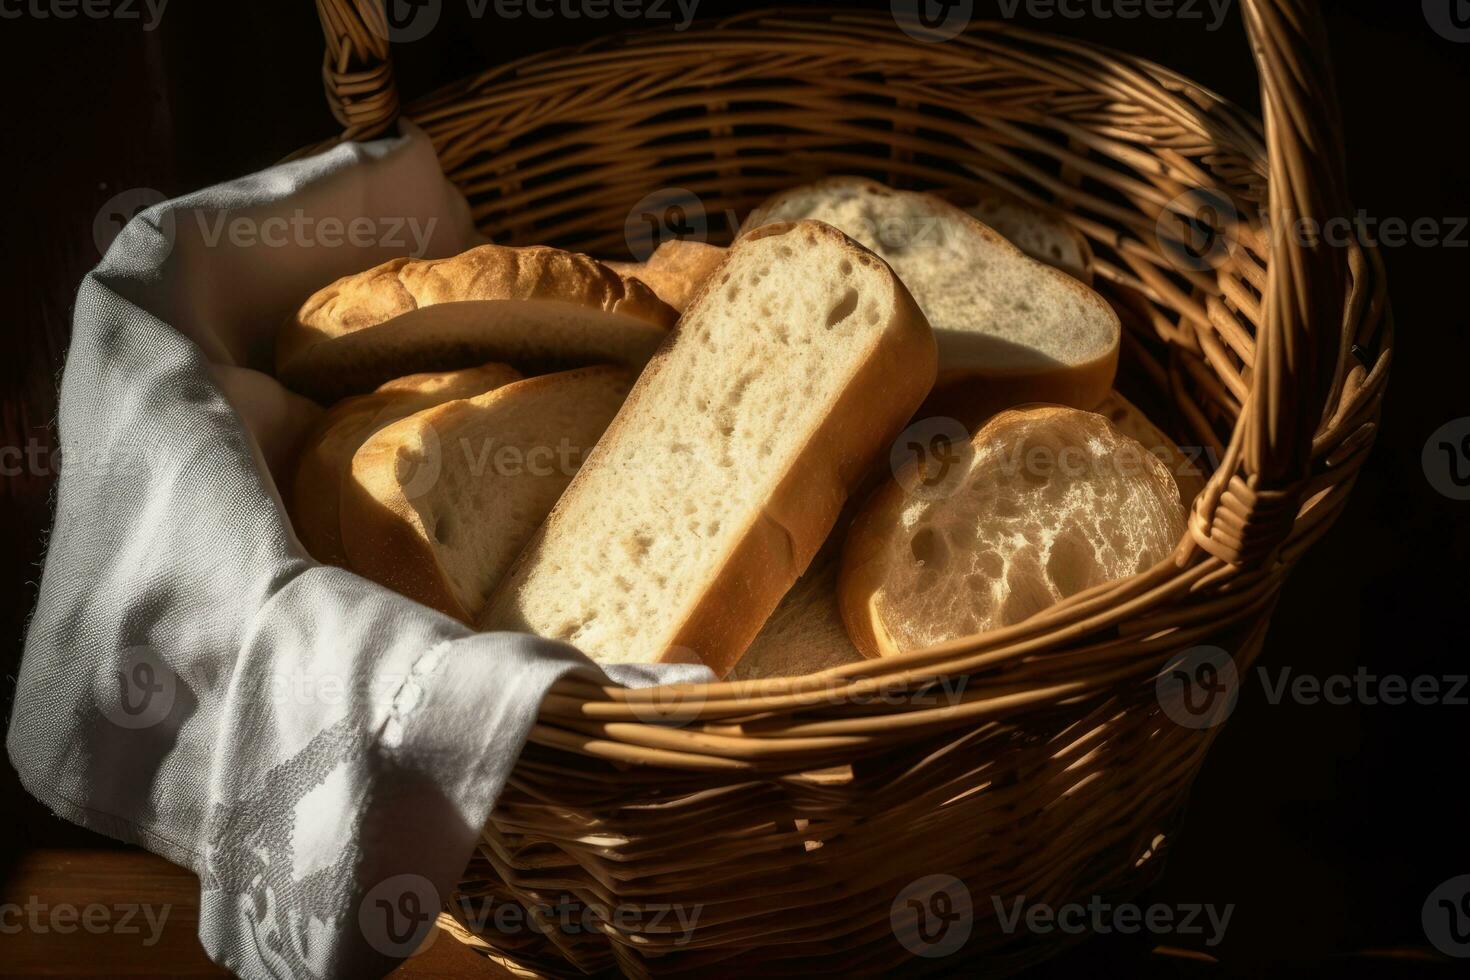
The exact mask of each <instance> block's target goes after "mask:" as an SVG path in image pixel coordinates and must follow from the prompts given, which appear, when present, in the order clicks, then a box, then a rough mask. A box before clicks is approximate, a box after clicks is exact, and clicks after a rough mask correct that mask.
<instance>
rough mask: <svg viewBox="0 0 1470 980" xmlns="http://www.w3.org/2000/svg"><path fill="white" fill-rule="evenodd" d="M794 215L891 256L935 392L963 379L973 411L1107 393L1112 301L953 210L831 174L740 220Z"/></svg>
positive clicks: (1112, 369)
mask: <svg viewBox="0 0 1470 980" xmlns="http://www.w3.org/2000/svg"><path fill="white" fill-rule="evenodd" d="M799 218H812V219H816V220H818V221H825V222H827V223H828V224H830V225H833V226H835V227H836V228H838V229H840V230H841V231H843V232H845V233H847V234H849V235H851V236H852V237H853V238H855V239H857V240H858V241H859V242H860V243H862V244H863V245H865V246H867V247H868V248H870V249H872V250H873V251H874V252H876V253H877V254H878V255H879V256H880V257H882V258H883V259H884V260H886V261H887V262H888V263H889V264H890V265H892V266H893V269H894V271H895V272H897V273H898V275H899V277H900V278H902V279H903V281H904V284H905V285H906V286H907V287H908V288H909V289H910V290H911V291H912V292H913V295H914V299H915V300H917V301H918V304H919V306H920V308H921V309H923V311H924V313H925V315H926V316H927V317H928V318H929V322H930V324H931V325H932V326H933V328H934V334H935V337H936V339H937V340H938V343H939V368H940V373H939V384H938V387H939V388H940V389H941V394H942V393H943V392H944V391H947V390H949V389H951V388H953V387H959V386H962V387H964V388H965V389H967V390H966V391H965V393H964V397H963V402H964V403H965V404H967V405H969V406H970V407H972V408H977V409H978V410H979V414H981V415H989V414H992V413H994V412H996V411H1000V410H1002V409H1005V408H1009V407H1012V406H1014V405H1019V404H1024V403H1027V402H1052V403H1056V404H1061V405H1071V406H1073V407H1076V408H1083V409H1091V408H1092V407H1093V406H1095V405H1097V404H1098V403H1099V402H1100V401H1102V399H1103V398H1105V397H1106V396H1107V393H1108V391H1109V389H1110V388H1111V387H1112V384H1113V375H1114V374H1115V373H1116V371H1117V366H1118V343H1119V339H1120V337H1121V327H1120V325H1119V322H1118V316H1117V314H1116V313H1114V312H1113V309H1112V307H1110V306H1109V305H1108V304H1107V303H1106V302H1105V301H1104V300H1103V299H1102V297H1100V296H1098V295H1097V294H1096V293H1094V292H1093V291H1092V290H1091V289H1089V288H1087V287H1086V286H1084V285H1083V284H1082V283H1080V282H1078V281H1077V280H1076V279H1073V278H1072V277H1071V276H1068V275H1066V274H1065V273H1062V272H1059V271H1058V270H1056V269H1054V268H1052V267H1051V266H1048V265H1044V264H1042V263H1040V262H1037V261H1035V260H1034V259H1031V258H1029V257H1028V256H1026V255H1025V254H1024V253H1022V252H1021V250H1020V249H1018V248H1017V247H1016V246H1015V245H1012V244H1011V243H1010V242H1008V241H1006V240H1005V239H1004V238H1003V237H1001V236H1000V235H999V234H998V233H996V232H995V231H994V230H993V229H991V228H989V227H987V226H986V225H984V224H981V223H980V222H979V221H977V220H975V218H974V217H972V216H971V215H969V214H966V213H965V212H964V211H961V210H960V209H959V208H957V207H955V206H953V205H951V204H948V203H946V202H944V201H942V200H940V199H939V198H937V197H934V196H932V195H930V194H920V193H914V192H911V191H897V190H893V189H891V188H888V187H885V186H883V185H882V184H878V183H875V182H873V181H871V180H864V179H862V178H858V177H832V178H828V179H826V180H822V181H818V182H817V183H814V184H809V185H806V186H804V187H798V188H794V189H792V190H788V191H785V192H783V193H780V194H777V195H776V196H774V197H772V198H770V199H769V200H767V201H766V202H765V203H764V204H762V205H761V206H760V207H758V208H756V209H755V211H753V212H752V213H751V214H750V216H749V217H748V218H747V219H746V221H745V223H744V225H742V229H746V230H748V229H751V228H758V227H760V226H761V225H764V224H767V223H769V222H772V221H791V220H796V219H799ZM982 402H983V404H981V403H982Z"/></svg>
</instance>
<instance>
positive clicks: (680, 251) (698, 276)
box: [603, 239, 725, 313]
mask: <svg viewBox="0 0 1470 980" xmlns="http://www.w3.org/2000/svg"><path fill="white" fill-rule="evenodd" d="M724 261H725V250H724V249H723V248H721V247H720V246H718V245H710V244H707V243H705V242H698V241H685V240H682V239H674V240H672V241H667V242H664V243H663V244H662V245H660V246H659V247H658V248H657V250H655V251H654V253H653V254H652V255H650V256H649V257H648V261H647V262H604V263H603V265H606V266H607V267H608V268H609V269H611V270H613V271H614V272H616V273H618V274H619V275H621V276H627V277H630V278H634V279H638V280H639V281H641V282H642V283H644V284H645V285H646V286H648V287H649V288H650V289H652V290H653V291H654V293H656V294H657V295H658V298H659V299H661V300H663V301H664V302H665V303H667V304H669V306H671V307H673V308H674V309H676V310H678V311H679V312H680V313H683V312H684V311H685V310H686V309H688V308H689V304H690V303H692V302H694V297H695V296H697V295H699V290H700V287H701V286H703V285H704V284H705V282H706V281H707V280H708V279H709V277H710V276H712V275H713V274H714V271H715V270H716V269H718V268H719V267H720V264H721V263H722V262H724Z"/></svg>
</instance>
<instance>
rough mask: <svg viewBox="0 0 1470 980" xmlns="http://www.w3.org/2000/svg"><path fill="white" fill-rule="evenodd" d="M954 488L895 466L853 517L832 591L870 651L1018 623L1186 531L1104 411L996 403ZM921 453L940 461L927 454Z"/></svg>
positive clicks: (1131, 567)
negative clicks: (937, 489) (1001, 407)
mask: <svg viewBox="0 0 1470 980" xmlns="http://www.w3.org/2000/svg"><path fill="white" fill-rule="evenodd" d="M971 447H972V449H973V452H972V453H971V454H970V455H969V458H968V459H967V460H959V461H952V462H951V463H950V464H949V465H959V466H963V467H964V469H963V471H962V472H961V474H960V475H959V478H957V479H954V480H952V481H949V482H946V483H944V486H945V487H946V488H947V489H952V490H953V492H952V493H950V494H949V495H948V496H938V495H933V494H910V493H909V492H908V491H907V490H905V489H904V488H905V487H906V486H909V487H913V486H915V485H916V484H915V483H914V478H915V477H916V476H922V475H924V474H923V473H922V472H921V471H922V468H923V467H924V466H925V465H926V464H925V463H923V462H920V463H916V464H913V467H912V469H913V472H907V471H901V472H900V473H899V474H898V475H897V477H896V478H895V479H894V480H893V481H891V482H890V483H888V484H887V485H885V486H884V487H883V488H882V489H881V490H879V491H878V493H877V494H875V495H874V497H873V499H872V500H871V501H870V502H869V504H868V506H867V507H866V509H865V510H864V511H863V512H862V514H861V515H859V517H858V518H857V520H856V521H855V522H854V523H853V528H852V531H851V532H850V533H849V535H848V539H847V544H846V546H845V548H844V549H843V555H842V571H841V575H840V580H839V585H838V592H839V596H840V600H841V606H842V618H843V621H844V622H845V623H846V624H847V630H848V633H849V635H851V637H852V640H853V642H854V643H855V644H857V647H858V649H860V650H862V651H863V652H864V653H865V654H868V655H869V656H882V655H887V654H894V653H903V652H907V651H912V650H920V649H924V648H926V647H930V646H933V645H935V644H938V643H944V642H946V641H948V640H953V639H958V638H960V637H965V636H971V635H974V634H976V633H983V632H985V631H987V630H992V629H997V628H1000V627H1003V626H1009V625H1012V624H1014V623H1018V622H1020V621H1022V620H1024V619H1026V618H1028V617H1030V616H1032V615H1034V614H1035V613H1037V612H1040V611H1041V610H1043V609H1045V608H1047V607H1048V606H1051V605H1052V604H1054V603H1056V602H1058V601H1060V600H1061V599H1064V598H1066V597H1067V596H1070V595H1073V594H1075V593H1077V592H1080V591H1082V590H1084V589H1087V588H1090V587H1091V586H1094V585H1100V584H1103V583H1106V582H1111V581H1113V580H1115V579H1119V578H1124V577H1126V576H1129V575H1134V574H1137V573H1139V572H1142V571H1144V570H1145V569H1147V568H1149V567H1151V566H1153V565H1154V564H1156V563H1158V562H1159V561H1162V560H1164V559H1165V558H1167V557H1168V555H1169V554H1170V552H1171V551H1172V550H1173V549H1174V547H1175V545H1176V544H1177V543H1178V541H1179V539H1180V537H1181V536H1182V535H1183V533H1184V508H1183V506H1182V505H1181V504H1180V501H1179V490H1178V488H1177V487H1176V486H1175V484H1174V481H1173V479H1172V478H1171V477H1170V476H1169V473H1168V471H1167V470H1166V469H1165V468H1164V465H1163V464H1162V463H1160V462H1159V461H1158V460H1157V459H1155V458H1154V457H1153V456H1152V455H1151V454H1150V453H1149V452H1148V451H1147V450H1146V449H1144V448H1143V447H1142V446H1140V445H1139V444H1138V443H1137V442H1135V441H1134V440H1132V439H1130V438H1128V437H1127V436H1125V435H1123V434H1122V433H1120V432H1119V431H1118V430H1117V429H1115V428H1113V426H1112V424H1111V423H1110V422H1108V420H1107V419H1105V418H1103V417H1102V416H1101V415H1097V414H1094V413H1092V412H1082V411H1078V410H1076V409H1072V408H1063V407H1060V406H1042V407H1036V408H1028V409H1024V410H1019V411H1008V412H1002V413H1001V414H999V415H997V416H996V417H995V418H994V419H992V420H991V421H990V422H989V423H987V424H986V425H985V427H984V428H983V429H981V430H980V431H979V432H977V433H976V434H975V436H974V438H973V440H972V441H971ZM927 465H933V464H932V463H930V464H927Z"/></svg>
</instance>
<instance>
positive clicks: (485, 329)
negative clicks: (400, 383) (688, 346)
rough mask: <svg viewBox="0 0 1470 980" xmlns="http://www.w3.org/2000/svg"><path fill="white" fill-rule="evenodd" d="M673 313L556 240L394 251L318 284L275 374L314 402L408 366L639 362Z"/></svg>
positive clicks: (289, 327)
mask: <svg viewBox="0 0 1470 980" xmlns="http://www.w3.org/2000/svg"><path fill="white" fill-rule="evenodd" d="M677 318H678V314H677V313H676V312H675V311H674V310H673V309H671V308H670V307H669V306H667V305H666V304H665V303H663V302H662V301H661V300H659V298H658V297H657V296H655V295H654V293H653V291H652V290H651V289H649V288H648V287H647V286H645V285H644V284H643V283H641V282H639V281H637V280H636V279H630V278H625V277H623V276H620V275H618V274H617V273H615V272H613V271H612V270H610V269H608V268H607V267H606V266H604V265H602V264H601V263H599V262H597V261H596V260H595V259H591V258H588V257H587V256H585V255H577V254H574V253H571V252H563V251H561V250H559V249H555V248H546V247H542V246H535V247H532V248H507V247H504V246H500V245H482V246H480V247H478V248H473V249H470V250H469V251H468V252H465V253H463V254H461V255H457V256H455V257H454V258H450V259H434V260H429V259H394V260H392V261H391V262H385V263H383V264H382V265H380V266H378V267H376V268H374V269H369V270H368V271H366V272H361V273H358V274H357V275H352V276H347V277H345V278H343V279H339V280H338V281H337V282H334V283H332V284H331V285H330V286H327V287H326V288H324V289H322V290H320V291H318V292H317V293H316V294H315V295H314V296H312V297H311V298H310V299H308V300H307V301H306V303H305V304H304V305H302V307H301V309H300V310H299V311H298V312H297V313H296V315H295V316H293V317H292V318H291V319H290V320H288V321H287V323H286V324H285V326H284V327H282V329H281V332H280V334H279V336H278V337H277V339H276V374H277V377H279V378H280V379H281V380H282V381H283V382H284V383H285V384H286V385H287V386H288V387H291V388H294V389H296V390H297V391H301V392H303V393H305V394H308V395H311V396H312V397H315V398H317V399H319V400H332V399H334V398H336V397H339V396H341V395H344V394H350V393H355V392H360V391H365V390H368V389H370V388H372V387H373V386H375V385H378V384H381V383H382V382H383V381H385V380H387V379H389V378H393V377H397V376H399V375H402V374H406V373H408V372H411V371H430V370H446V369H451V368H459V367H465V366H466V365H469V364H477V363H481V362H484V361H487V360H497V361H508V362H511V363H513V364H515V365H517V366H518V367H533V368H536V367H542V366H546V365H562V366H570V365H575V364H595V363H602V362H613V363H617V364H626V365H630V366H635V367H636V366H641V365H642V364H643V363H644V362H645V361H647V359H648V358H649V356H650V355H651V354H652V353H653V351H654V350H655V349H656V348H657V347H658V345H659V344H660V343H662V342H663V339H664V337H666V336H667V335H668V332H669V330H670V329H671V328H672V327H673V325H674V321H675V320H676V319H677Z"/></svg>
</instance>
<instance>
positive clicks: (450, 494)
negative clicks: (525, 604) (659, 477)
mask: <svg viewBox="0 0 1470 980" xmlns="http://www.w3.org/2000/svg"><path fill="white" fill-rule="evenodd" d="M632 383H633V377H632V374H631V373H630V372H629V371H627V370H625V369H622V368H615V367H593V368H582V369H580V370H574V371H564V372H561V373H559V374H548V375H542V376H541V377H537V378H531V379H529V380H526V381H517V382H514V383H512V384H508V385H506V386H504V387H502V388H497V389H495V390H494V391H490V392H487V393H485V394H483V395H477V396H475V397H473V398H463V399H459V400H457V401H451V402H446V403H444V404H442V405H438V406H436V407H434V408H430V409H426V410H425V411H422V412H419V413H417V414H414V415H410V416H408V417H407V418H404V419H402V420H400V421H398V422H395V423H394V424H392V425H390V426H388V427H387V428H385V429H382V430H381V431H379V432H378V433H377V434H375V435H374V436H373V437H372V438H370V439H368V440H367V441H366V442H365V443H363V445H362V448H361V449H359V450H358V451H357V453H356V455H355V456H354V457H353V459H352V471H351V476H350V478H349V479H348V481H347V483H346V485H345V486H344V488H343V494H342V543H343V546H344V548H345V550H346V552H347V558H348V563H349V565H350V567H351V568H352V570H353V571H355V572H357V573H359V574H360V575H363V576H365V577H367V578H370V579H372V580H374V581H375V582H379V583H381V584H383V585H386V586H388V587H389V588H392V589H396V590H398V591H399V592H401V593H403V594H404V595H407V596H409V597H410V598H412V599H416V600H418V601H419V602H422V603H424V604H425V605H427V606H432V607H433V608H435V609H438V610H439V611H440V612H443V613H445V614H447V615H450V616H453V617H454V618H456V619H459V620H462V621H464V622H466V623H468V622H472V621H473V619H474V617H475V616H476V615H477V614H478V613H479V611H480V609H481V607H482V606H483V605H484V603H485V597H486V595H488V594H489V592H490V590H491V589H492V588H493V587H494V586H495V585H496V584H497V583H498V582H499V581H500V578H501V576H502V575H503V574H504V573H505V570H506V568H507V567H508V566H509V565H510V563H511V560H512V559H513V558H515V556H516V553H517V552H519V551H520V550H521V547H522V546H523V545H524V544H525V543H526V540H527V539H528V538H529V537H530V536H531V533H532V532H533V531H535V529H536V527H537V526H538V525H540V523H541V522H542V521H543V520H544V519H545V517H546V514H547V512H549V511H550V510H551V506H552V504H554V503H556V500H557V498H558V497H560V496H561V494H562V491H563V490H565V489H566V486H567V484H568V483H570V482H571V480H572V476H573V474H574V473H576V471H577V467H578V466H580V465H581V463H582V460H583V458H584V457H585V456H586V454H587V452H588V451H589V450H590V449H591V448H592V446H593V444H594V443H596V442H597V440H598V438H600V437H601V435H602V432H603V430H604V429H606V428H607V424H608V423H609V422H611V421H612V418H613V415H614V414H615V413H616V412H617V410H618V406H619V405H621V404H622V403H623V398H624V397H625V396H626V395H627V393H628V389H629V388H630V387H631V386H632Z"/></svg>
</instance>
